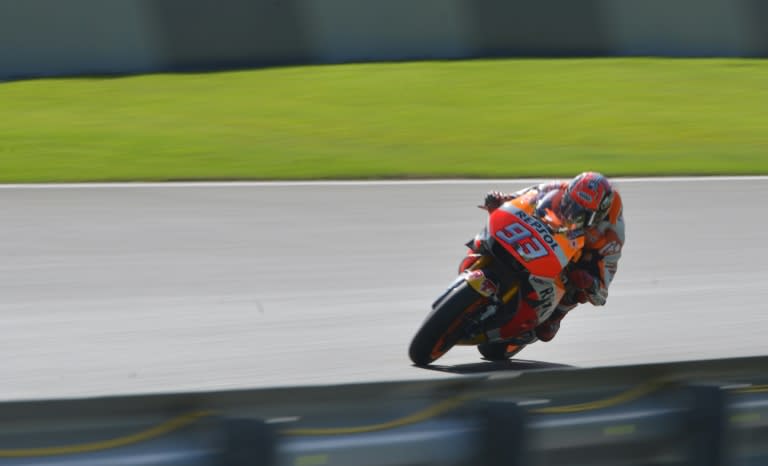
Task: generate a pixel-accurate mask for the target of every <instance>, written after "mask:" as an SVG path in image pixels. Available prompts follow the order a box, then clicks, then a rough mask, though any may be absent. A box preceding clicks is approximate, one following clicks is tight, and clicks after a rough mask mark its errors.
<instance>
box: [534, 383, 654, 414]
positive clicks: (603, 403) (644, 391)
mask: <svg viewBox="0 0 768 466" xmlns="http://www.w3.org/2000/svg"><path fill="white" fill-rule="evenodd" d="M666 383H668V382H667V381H664V380H661V379H659V380H654V381H651V382H648V383H647V384H645V385H640V386H639V387H635V388H632V389H629V390H627V391H625V392H622V393H619V394H618V395H616V396H612V397H609V398H605V399H602V400H597V401H590V402H587V403H577V404H573V405H566V406H551V407H549V408H538V409H533V410H531V412H533V413H538V414H566V413H580V412H584V411H594V410H596V409H603V408H610V407H612V406H617V405H620V404H622V403H627V402H629V401H634V400H637V399H639V398H642V397H643V396H645V395H648V394H649V393H652V392H654V391H656V390H658V389H659V388H660V387H662V386H663V385H665V384H666Z"/></svg>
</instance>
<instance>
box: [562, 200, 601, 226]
mask: <svg viewBox="0 0 768 466" xmlns="http://www.w3.org/2000/svg"><path fill="white" fill-rule="evenodd" d="M560 215H561V216H562V218H563V222H564V223H565V224H566V225H567V226H568V227H569V228H583V227H591V226H592V224H593V223H594V222H595V211H593V210H590V209H587V208H586V207H584V206H582V205H580V204H579V203H578V202H576V201H574V200H573V199H572V198H571V196H570V195H569V194H568V193H566V194H565V195H564V196H563V201H562V205H561V208H560Z"/></svg>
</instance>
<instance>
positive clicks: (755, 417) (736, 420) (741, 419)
mask: <svg viewBox="0 0 768 466" xmlns="http://www.w3.org/2000/svg"><path fill="white" fill-rule="evenodd" d="M760 419H761V416H760V413H743V414H734V415H733V416H731V419H730V421H731V424H749V423H752V422H760Z"/></svg>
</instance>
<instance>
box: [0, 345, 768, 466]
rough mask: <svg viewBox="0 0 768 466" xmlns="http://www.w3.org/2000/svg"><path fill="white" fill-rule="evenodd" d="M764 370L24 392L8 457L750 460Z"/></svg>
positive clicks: (28, 460)
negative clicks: (73, 395)
mask: <svg viewBox="0 0 768 466" xmlns="http://www.w3.org/2000/svg"><path fill="white" fill-rule="evenodd" d="M489 367H490V366H489ZM766 380H768V357H761V358H741V359H732V360H714V361H698V362H684V363H670V364H655V365H644V366H626V367H613V368H599V369H555V370H542V371H534V372H525V373H511V374H510V373H494V374H490V375H489V374H485V375H478V376H471V377H461V378H454V379H447V380H439V381H425V382H391V383H380V384H360V385H344V386H338V387H303V388H300V387H299V388H283V389H266V390H247V391H228V392H211V393H186V394H176V395H143V396H132V397H107V398H96V399H79V400H49V401H32V402H12V403H3V404H0V465H8V466H27V465H50V466H69V465H78V466H83V465H94V466H95V465H98V466H108V465H118V464H119V465H150V464H151V465H168V466H171V465H174V466H175V465H184V466H193V465H200V466H211V465H222V466H239V465H245V464H248V465H253V464H258V465H263V466H325V465H339V466H346V465H349V466H362V465H365V466H389V465H391V466H401V465H402V466H404V465H425V466H427V465H432V464H434V465H440V466H449V465H472V466H481V465H488V466H496V465H498V466H501V465H502V464H503V465H505V466H510V465H512V466H513V465H518V464H526V465H534V466H535V465H545V464H569V465H601V464H606V465H608V464H610V465H621V464H627V465H635V464H636V465H639V464H643V465H647V464H660V465H661V464H664V465H705V466H706V465H749V466H751V465H758V464H768V385H764V383H765V382H766Z"/></svg>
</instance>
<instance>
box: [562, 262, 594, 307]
mask: <svg viewBox="0 0 768 466" xmlns="http://www.w3.org/2000/svg"><path fill="white" fill-rule="evenodd" d="M568 287H569V288H571V289H575V290H576V291H575V293H574V295H573V299H574V300H575V301H576V302H579V303H581V304H584V303H586V302H587V301H588V300H589V295H590V294H593V293H594V292H595V291H597V287H598V283H597V278H595V277H594V276H593V275H592V274H591V273H589V272H587V271H586V270H584V269H572V270H571V271H570V272H568Z"/></svg>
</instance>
